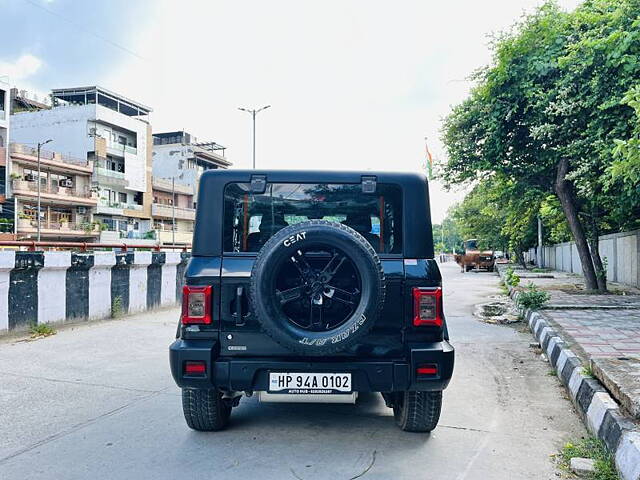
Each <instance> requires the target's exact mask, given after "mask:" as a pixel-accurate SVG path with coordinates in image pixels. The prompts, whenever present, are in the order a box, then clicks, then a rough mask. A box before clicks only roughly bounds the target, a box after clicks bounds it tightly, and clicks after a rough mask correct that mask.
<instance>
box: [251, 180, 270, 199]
mask: <svg viewBox="0 0 640 480" xmlns="http://www.w3.org/2000/svg"><path fill="white" fill-rule="evenodd" d="M266 190H267V176H266V175H251V193H257V194H259V195H261V194H263V193H264V192H265V191H266Z"/></svg>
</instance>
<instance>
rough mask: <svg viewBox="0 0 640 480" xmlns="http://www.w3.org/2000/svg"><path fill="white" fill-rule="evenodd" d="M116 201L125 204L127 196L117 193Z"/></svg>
mask: <svg viewBox="0 0 640 480" xmlns="http://www.w3.org/2000/svg"><path fill="white" fill-rule="evenodd" d="M118 200H119V201H120V203H127V194H126V193H122V192H119V193H118Z"/></svg>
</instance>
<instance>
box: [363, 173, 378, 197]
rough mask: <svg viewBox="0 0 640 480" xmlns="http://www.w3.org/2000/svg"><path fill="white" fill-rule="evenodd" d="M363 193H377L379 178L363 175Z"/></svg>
mask: <svg viewBox="0 0 640 480" xmlns="http://www.w3.org/2000/svg"><path fill="white" fill-rule="evenodd" d="M361 178H362V180H361V183H362V193H376V184H377V180H378V177H376V176H375V175H362V177H361Z"/></svg>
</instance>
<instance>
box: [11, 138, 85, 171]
mask: <svg viewBox="0 0 640 480" xmlns="http://www.w3.org/2000/svg"><path fill="white" fill-rule="evenodd" d="M9 152H10V153H15V154H22V155H28V156H30V157H33V158H34V159H37V158H38V149H37V148H35V147H30V146H28V145H24V144H22V143H12V144H10V145H9ZM40 160H49V161H52V162H62V163H66V164H68V165H73V166H76V167H89V166H90V165H89V161H88V160H85V159H82V158H76V157H71V156H69V155H63V154H62V153H57V152H51V151H49V150H40Z"/></svg>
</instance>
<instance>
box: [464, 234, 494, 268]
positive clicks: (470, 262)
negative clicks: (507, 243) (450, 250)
mask: <svg viewBox="0 0 640 480" xmlns="http://www.w3.org/2000/svg"><path fill="white" fill-rule="evenodd" d="M455 258H456V263H457V264H458V265H460V269H461V271H462V272H463V273H464V272H468V271H470V270H473V269H484V270H486V271H488V272H493V269H494V268H495V264H496V256H495V254H494V252H493V250H480V249H479V248H478V240H476V239H475V238H472V239H469V240H465V241H464V253H463V254H457V255H456V256H455Z"/></svg>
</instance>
